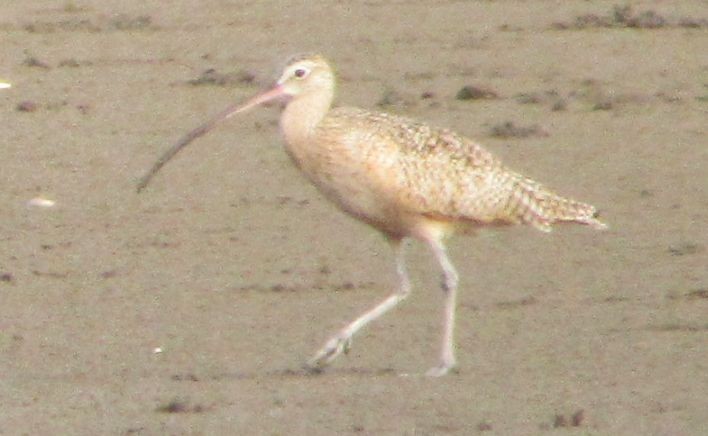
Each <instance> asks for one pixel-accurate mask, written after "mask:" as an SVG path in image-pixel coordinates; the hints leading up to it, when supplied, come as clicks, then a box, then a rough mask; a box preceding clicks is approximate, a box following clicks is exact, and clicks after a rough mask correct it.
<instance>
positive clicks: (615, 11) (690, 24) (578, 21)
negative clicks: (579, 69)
mask: <svg viewBox="0 0 708 436" xmlns="http://www.w3.org/2000/svg"><path fill="white" fill-rule="evenodd" d="M551 27H552V28H553V29H558V30H578V29H588V28H629V29H662V28H669V27H678V28H690V29H697V28H706V27H708V19H705V18H692V17H680V18H676V19H671V18H666V17H664V16H663V15H661V14H659V13H657V12H655V11H653V10H651V9H649V10H645V11H641V12H635V11H633V10H632V7H631V6H630V5H623V6H619V5H615V6H614V7H613V8H612V11H611V12H609V13H607V14H606V15H597V14H584V15H579V16H577V17H575V20H574V21H572V22H565V23H564V22H556V23H553V24H552V25H551Z"/></svg>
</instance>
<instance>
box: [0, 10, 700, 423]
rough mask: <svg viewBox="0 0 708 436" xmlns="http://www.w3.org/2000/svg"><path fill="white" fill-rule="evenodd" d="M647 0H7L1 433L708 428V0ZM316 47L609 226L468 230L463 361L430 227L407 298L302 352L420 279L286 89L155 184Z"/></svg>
mask: <svg viewBox="0 0 708 436" xmlns="http://www.w3.org/2000/svg"><path fill="white" fill-rule="evenodd" d="M630 3H631V7H629V8H626V7H625V6H626V3H618V2H614V1H592V2H588V1H583V0H574V1H567V2H556V1H535V2H528V1H505V2H492V1H473V2H462V1H444V2H435V3H434V4H432V3H431V2H422V1H397V2H388V1H368V2H317V3H315V2H312V3H311V2H294V1H290V2H275V1H259V2H255V1H225V0H208V1H202V0H184V1H179V2H169V6H166V5H167V4H168V3H165V2H157V1H136V0H129V1H122V2H109V1H100V0H93V1H90V0H72V1H40V0H35V1H32V2H27V1H23V0H10V1H4V2H2V5H1V6H0V8H1V9H2V11H1V13H0V35H1V38H0V42H1V45H0V62H1V63H0V76H2V77H3V78H4V79H6V80H8V81H10V82H12V84H13V87H12V88H11V89H6V90H2V91H0V111H1V115H0V117H1V118H0V119H1V120H2V129H3V134H2V137H1V138H2V149H1V150H2V165H1V167H0V171H1V177H0V181H1V183H2V189H1V190H0V204H1V207H0V228H1V229H2V232H1V233H0V240H1V243H2V245H1V248H0V274H1V275H0V402H1V404H2V405H1V407H0V434H7V435H15V434H27V435H40V434H47V435H48V434H92V435H95V434H138V435H160V434H171V435H184V434H190V435H197V434H204V435H206V434H273V435H286V434H307V435H330V434H351V435H355V434H371V435H389V434H390V435H445V434H455V435H468V434H499V435H521V434H554V435H562V434H593V435H595V434H597V435H610V434H612V435H638V434H643V435H699V434H705V433H704V432H705V429H706V428H708V394H707V392H708V346H707V345H708V340H707V339H708V268H706V265H708V231H707V228H708V176H707V175H706V174H707V172H708V143H707V141H706V126H708V122H707V121H708V58H707V57H706V56H707V52H706V47H708V14H707V13H706V8H705V3H704V2H702V1H700V0H688V1H683V2H666V1H641V2H630ZM303 51H316V52H320V53H323V54H324V55H326V56H327V57H328V58H330V59H331V60H332V62H333V63H334V64H335V65H336V66H337V68H338V70H339V73H340V79H341V80H340V87H339V92H338V101H339V102H346V104H352V105H358V106H363V107H366V108H379V109H382V110H386V111H390V112H395V113H401V114H405V115H408V116H412V117H416V118H420V119H424V120H427V121H429V122H430V123H433V124H436V125H441V126H446V127H451V128H453V129H455V130H457V131H459V132H461V133H464V134H465V135H467V136H470V137H472V138H475V139H477V140H479V141H480V142H482V143H483V144H485V145H486V146H487V147H488V148H489V149H490V150H492V151H493V152H495V153H496V154H497V155H499V156H500V157H502V158H503V159H504V160H505V162H506V163H507V164H508V165H509V166H511V167H513V168H515V169H517V170H519V171H521V172H523V173H525V174H527V175H528V176H531V177H533V178H536V179H538V180H540V181H542V182H544V183H545V184H547V185H549V186H551V187H553V188H555V189H556V190H557V191H559V192H561V193H563V194H566V195H570V196H573V197H577V198H579V199H582V200H584V201H588V202H591V203H593V204H595V205H597V206H598V208H599V209H600V210H601V213H602V216H603V218H604V219H605V220H606V221H607V222H608V223H609V225H610V226H611V228H610V230H608V231H606V232H598V231H594V230H593V229H590V228H586V227H581V226H560V227H558V228H557V229H556V231H554V232H553V233H551V234H541V233H540V232H537V231H535V230H534V229H531V228H511V229H503V230H485V231H482V232H480V233H479V234H478V235H477V236H475V237H470V236H459V237H457V238H455V239H453V240H452V241H451V242H450V252H451V256H452V258H453V260H454V262H455V264H456V265H457V267H458V269H459V271H460V273H461V277H462V281H461V287H462V288H461V295H460V301H459V311H458V317H459V320H458V327H459V329H458V332H459V334H458V359H459V364H460V371H459V374H457V375H452V376H449V377H446V378H442V379H431V378H426V377H424V376H422V375H421V374H423V373H424V372H425V370H426V369H427V368H428V367H429V366H431V365H432V364H433V363H435V355H436V353H437V348H438V341H439V335H440V317H441V310H442V307H441V306H442V304H441V298H440V291H439V289H438V288H437V284H438V278H439V276H438V274H439V273H438V269H437V266H436V265H435V262H434V260H433V259H432V256H430V254H429V253H428V252H427V251H426V250H425V248H424V247H421V246H420V245H418V244H414V245H413V247H412V249H411V250H410V268H411V271H412V274H413V278H414V286H415V288H414V294H413V296H412V298H410V299H409V300H407V301H406V302H405V303H403V304H402V305H401V306H400V307H399V308H398V309H397V310H396V311H394V312H392V313H390V314H389V315H387V316H386V317H384V318H383V319H382V320H380V321H379V322H377V323H375V324H373V325H371V326H370V328H368V329H367V330H365V331H364V332H362V333H361V334H360V335H359V336H357V337H356V338H355V341H354V344H353V348H352V350H351V352H350V353H349V354H348V355H347V356H343V357H342V358H340V359H339V360H338V361H337V362H336V363H335V364H334V366H333V367H332V368H331V370H330V371H328V372H325V373H323V374H321V375H319V376H309V375H307V374H305V373H304V372H302V371H301V370H300V367H301V364H302V363H303V362H304V361H305V360H306V359H307V358H308V357H310V356H311V354H312V353H313V352H314V351H315V350H316V349H317V348H318V347H319V346H320V345H321V344H322V343H323V341H324V340H325V339H326V338H327V337H328V335H329V334H331V333H332V332H334V331H335V329H337V328H338V327H340V326H342V325H343V323H344V322H345V321H347V320H349V319H352V318H353V317H354V316H356V315H357V314H359V313H360V312H362V311H363V310H365V309H366V308H368V307H370V306H371V305H373V304H374V303H375V302H376V301H378V300H381V299H382V298H383V297H384V296H385V295H386V294H387V293H388V292H390V290H391V288H392V286H393V283H394V280H395V274H394V272H393V266H392V259H391V256H390V253H389V250H388V247H387V245H386V243H385V242H384V241H383V239H382V238H381V237H380V236H379V235H377V234H376V233H375V232H373V231H371V229H369V228H367V227H366V226H364V225H362V224H359V223H357V222H355V221H354V220H352V219H350V218H348V217H346V216H344V215H343V214H341V213H340V212H339V211H337V210H335V208H333V207H332V206H331V205H329V204H328V203H327V202H326V201H325V200H324V199H322V198H321V197H320V196H319V195H318V194H317V192H316V191H315V190H314V188H312V187H311V186H310V185H309V184H308V183H307V182H306V181H305V180H304V178H302V177H301V176H300V175H299V174H298V172H297V170H296V169H295V168H293V166H292V165H291V164H290V162H289V160H288V158H287V156H286V154H285V153H284V151H283V149H282V146H281V142H280V140H279V136H278V128H277V118H278V111H279V108H278V107H277V106H271V107H270V108H265V109H260V110H257V111H254V112H253V113H250V114H247V115H244V116H242V117H240V118H239V119H233V120H232V121H230V122H229V123H228V125H225V126H222V127H221V128H220V129H218V130H216V131H214V132H212V133H210V134H209V135H208V136H206V137H205V138H202V139H201V140H199V142H197V143H196V144H194V145H192V146H191V147H190V148H188V149H186V150H185V151H184V152H182V153H181V154H180V155H179V156H178V157H177V158H176V159H175V160H174V161H173V162H171V163H170V165H168V166H167V167H166V168H165V169H164V170H163V172H161V173H160V174H159V176H158V177H157V178H156V179H155V181H154V184H153V185H151V186H150V188H149V189H148V190H147V191H146V192H145V193H143V194H141V195H136V193H135V190H134V188H135V183H136V182H137V179H138V178H139V177H140V176H141V175H142V173H143V172H144V171H145V170H146V169H147V168H148V167H149V166H150V165H151V164H152V162H153V161H154V160H155V159H156V158H157V157H158V156H159V155H160V153H161V152H162V151H163V150H164V149H165V148H167V147H168V146H169V145H170V144H171V143H172V142H174V141H175V140H176V139H177V138H179V136H180V135H181V134H182V133H184V132H185V131H187V130H189V129H190V128H192V127H194V126H196V125H197V124H199V123H200V122H202V121H203V120H205V119H206V118H207V117H209V116H210V115H212V114H214V113H216V112H217V111H219V110H221V109H222V108H223V107H224V106H226V105H227V104H229V103H232V102H235V101H240V100H243V99H245V98H247V97H250V96H251V95H253V94H254V93H256V92H257V91H259V90H261V89H263V88H264V87H266V86H267V85H268V84H269V83H270V82H271V81H272V80H273V79H274V77H275V76H276V75H277V73H278V70H279V68H280V67H281V65H282V63H283V62H284V60H285V59H286V58H287V57H288V56H289V55H291V54H294V53H299V52H303ZM464 87H468V88H466V91H464V90H463V88H464ZM34 198H42V199H45V200H52V201H54V202H55V205H54V206H53V207H43V206H41V205H39V206H37V205H31V204H28V201H30V200H32V199H34Z"/></svg>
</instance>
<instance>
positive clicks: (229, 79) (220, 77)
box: [187, 68, 256, 86]
mask: <svg viewBox="0 0 708 436" xmlns="http://www.w3.org/2000/svg"><path fill="white" fill-rule="evenodd" d="M255 80H256V75H255V74H253V73H251V72H249V71H245V70H241V71H235V72H229V73H220V72H218V71H216V69H214V68H209V69H208V70H205V71H204V72H202V74H201V75H200V76H199V77H197V78H196V79H191V80H187V84H188V85H192V86H204V85H207V86H242V85H251V84H253V83H254V82H255Z"/></svg>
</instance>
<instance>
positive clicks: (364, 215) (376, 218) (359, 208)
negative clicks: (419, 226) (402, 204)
mask: <svg viewBox="0 0 708 436" xmlns="http://www.w3.org/2000/svg"><path fill="white" fill-rule="evenodd" d="M300 168H301V170H302V171H303V173H305V175H306V176H307V178H308V179H309V180H310V181H311V182H312V184H314V185H315V186H316V187H317V189H318V190H319V191H320V192H321V193H322V194H323V195H324V196H325V198H327V199H328V200H329V201H331V202H332V203H334V204H335V205H336V206H337V207H339V209H341V210H342V211H344V212H345V213H347V214H349V215H351V216H353V217H354V218H357V219H358V220H360V221H363V222H365V223H367V224H369V225H371V226H373V227H375V228H377V229H378V230H380V231H382V232H384V233H388V234H400V235H401V236H404V233H405V231H404V230H403V228H402V227H403V224H402V223H401V218H400V210H398V208H396V207H394V204H393V201H392V199H391V198H389V196H388V195H387V193H386V191H385V189H382V188H381V187H379V186H377V184H376V183H374V181H373V180H372V179H371V177H370V175H369V174H367V173H366V171H362V170H360V169H358V168H356V165H353V166H349V165H345V166H340V165H331V166H330V165H324V166H318V167H316V168H313V167H311V166H309V165H307V164H305V165H301V166H300Z"/></svg>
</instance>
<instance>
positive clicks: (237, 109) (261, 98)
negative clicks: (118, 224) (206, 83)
mask: <svg viewBox="0 0 708 436" xmlns="http://www.w3.org/2000/svg"><path fill="white" fill-rule="evenodd" d="M284 95H285V90H284V88H283V86H282V85H276V86H275V87H274V88H273V89H271V90H269V91H266V92H264V93H262V94H259V95H256V96H255V97H253V98H252V99H250V100H248V101H247V102H246V103H243V104H242V105H235V104H234V105H231V106H229V107H227V108H226V109H224V110H223V111H221V112H220V113H219V114H217V115H216V116H215V117H214V118H212V119H211V120H209V121H207V122H206V123H204V124H202V125H201V126H199V127H197V128H196V129H194V130H192V131H191V132H189V133H187V134H186V135H184V136H183V137H181V138H180V140H179V141H177V142H176V143H175V144H174V145H173V146H172V147H170V148H169V149H167V151H165V153H163V155H162V156H160V158H159V159H158V160H157V162H155V163H154V164H153V166H152V168H150V171H148V172H147V173H145V175H144V176H143V177H141V178H140V181H139V182H138V186H137V192H138V193H140V192H141V191H142V190H143V189H145V187H147V185H148V183H150V180H152V178H153V177H154V176H155V174H156V173H157V172H158V171H160V168H162V167H163V166H164V165H165V164H166V163H167V162H168V161H169V160H170V159H172V158H173V157H174V155H176V154H177V153H178V152H179V151H180V150H181V149H183V148H184V147H185V146H187V145H189V143H191V142H192V141H194V140H195V139H197V138H199V137H200V136H202V135H204V134H205V133H207V132H208V131H209V130H211V129H212V128H213V127H214V126H216V125H217V124H219V123H220V122H222V121H224V120H226V119H228V118H230V117H231V116H232V115H236V114H238V113H241V112H245V111H247V110H249V109H251V108H253V107H255V106H258V105H259V104H261V103H265V102H267V101H270V100H274V99H276V98H278V97H281V96H284Z"/></svg>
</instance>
